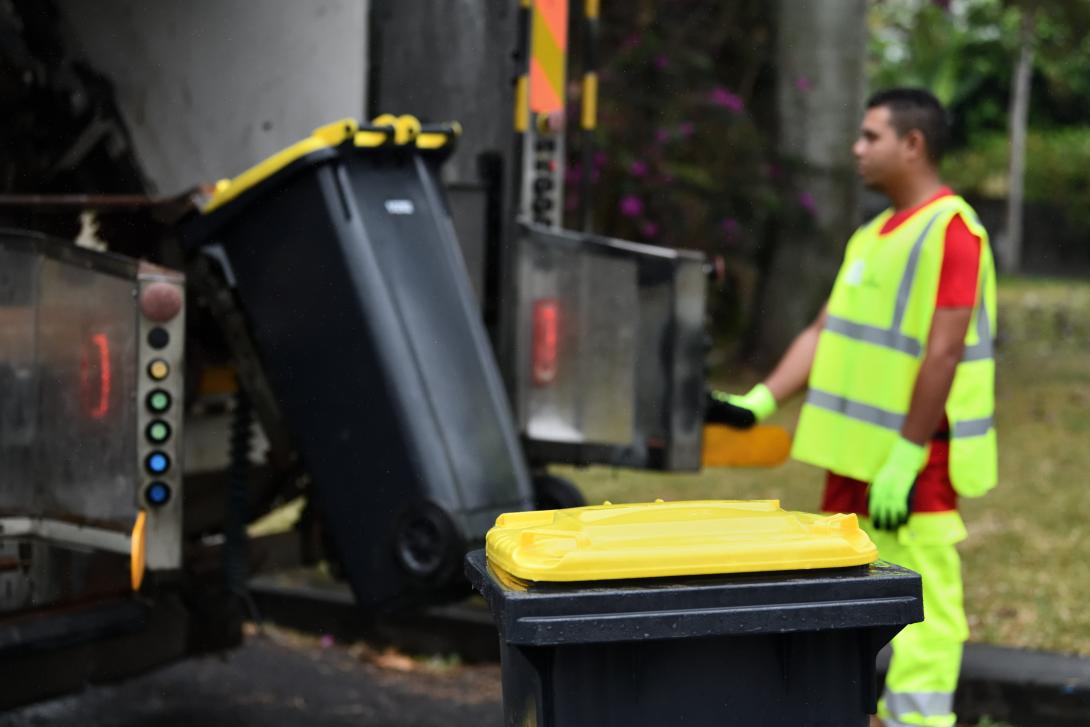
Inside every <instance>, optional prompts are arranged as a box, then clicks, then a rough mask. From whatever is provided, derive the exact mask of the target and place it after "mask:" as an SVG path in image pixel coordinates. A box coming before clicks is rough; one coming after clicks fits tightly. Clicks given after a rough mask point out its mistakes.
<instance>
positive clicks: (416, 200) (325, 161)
mask: <svg viewBox="0 0 1090 727" xmlns="http://www.w3.org/2000/svg"><path fill="white" fill-rule="evenodd" d="M376 121H380V120H376ZM457 132H458V128H457V126H456V125H451V126H445V127H432V128H429V127H424V128H422V127H421V126H420V124H419V122H417V121H416V120H415V119H413V118H411V117H400V118H397V119H394V118H392V117H391V118H389V119H382V120H381V123H377V124H375V125H367V126H360V125H358V124H356V123H355V122H353V121H351V120H347V121H342V122H338V123H335V124H331V125H329V126H326V127H322V128H320V129H317V130H315V132H314V134H313V135H312V136H311V137H310V138H308V139H305V140H303V141H301V142H299V143H298V144H296V145H294V146H292V147H289V148H288V149H285V150H283V151H282V152H280V153H279V154H277V155H275V156H273V157H271V158H269V159H267V160H266V161H264V162H262V163H261V164H259V165H257V166H256V167H254V168H253V169H250V170H249V171H247V172H245V173H243V174H242V175H240V176H239V177H237V178H235V179H234V180H231V181H230V182H221V183H220V185H218V187H217V190H216V192H215V194H214V195H213V196H212V198H211V199H210V200H209V202H208V204H207V205H206V206H205V208H204V210H203V214H202V215H201V216H200V218H199V219H197V220H195V221H194V222H193V223H192V224H191V225H190V226H189V228H188V229H187V230H186V231H185V234H184V237H183V239H184V240H185V244H186V246H187V248H188V249H189V250H191V251H192V252H194V253H200V252H204V253H207V254H209V255H210V256H211V257H213V258H214V259H216V260H217V261H219V263H220V265H221V266H222V268H223V274H224V277H225V279H226V281H227V282H228V284H229V285H231V286H233V287H234V291H235V296H236V299H237V302H238V306H239V308H240V309H241V311H242V313H243V314H244V317H245V319H246V321H247V323H248V327H249V331H250V334H251V337H252V339H253V342H254V345H255V348H256V351H257V354H258V357H259V359H260V364H261V368H262V370H263V372H264V374H265V376H266V378H267V380H268V382H269V385H270V388H271V389H272V391H273V394H274V396H275V398H276V400H277V403H278V405H279V407H280V409H281V414H282V416H283V419H284V421H285V422H286V425H287V429H288V430H289V433H290V435H291V437H292V439H293V440H294V442H295V446H296V447H297V448H298V449H299V452H300V454H301V456H302V460H303V464H304V466H305V467H306V469H307V471H308V472H309V473H310V475H311V477H312V478H313V481H314V483H315V486H316V489H317V493H318V500H319V506H320V512H321V514H322V517H323V523H324V525H325V528H326V530H327V531H328V532H329V533H330V534H331V535H332V538H333V543H334V545H335V548H336V551H337V555H338V558H339V560H340V563H341V565H342V567H343V569H344V572H345V574H346V576H347V578H348V580H349V581H350V583H351V585H352V587H353V590H354V592H355V595H356V597H357V599H358V601H359V602H360V603H361V604H363V605H366V606H375V607H383V606H393V605H401V604H404V603H407V602H411V601H417V602H419V601H426V600H430V599H431V598H432V597H434V596H435V595H436V594H438V593H440V592H443V591H444V590H445V589H446V590H449V589H448V587H449V586H451V585H452V584H454V583H455V582H456V581H461V578H462V575H461V568H460V563H461V562H462V558H463V557H464V555H465V552H466V549H467V548H469V547H473V544H474V543H478V544H479V543H480V542H482V541H483V537H484V534H485V532H486V531H487V530H488V528H489V527H490V526H491V524H492V523H493V522H494V521H495V519H496V517H497V516H498V515H499V514H500V513H502V512H505V511H507V510H521V509H528V508H530V507H531V506H532V493H531V484H530V479H529V476H528V472H527V468H526V464H525V461H524V456H523V453H522V450H521V447H520V444H519V441H518V436H517V432H516V428H515V425H514V423H513V420H512V416H511V409H510V405H509V403H508V401H507V398H506V394H505V392H504V389H503V385H502V382H501V379H500V374H499V371H498V369H497V366H496V363H495V360H494V358H493V354H492V350H491V348H490V346H489V344H488V340H487V337H486V333H485V330H484V327H483V324H482V323H481V321H480V319H479V315H478V313H477V310H476V307H475V303H474V301H473V293H472V289H471V285H470V281H469V279H468V277H467V274H466V271H465V266H464V262H463V260H462V258H461V253H460V251H459V247H458V241H457V239H456V237H455V234H454V228H453V226H452V223H451V219H450V212H449V210H448V208H447V204H446V201H445V198H444V195H443V191H442V188H441V186H440V183H439V179H438V169H439V166H440V165H441V163H442V162H443V160H444V159H446V158H447V157H448V156H449V154H450V152H451V150H452V148H453V145H454V141H455V138H456V136H457ZM462 582H464V581H462Z"/></svg>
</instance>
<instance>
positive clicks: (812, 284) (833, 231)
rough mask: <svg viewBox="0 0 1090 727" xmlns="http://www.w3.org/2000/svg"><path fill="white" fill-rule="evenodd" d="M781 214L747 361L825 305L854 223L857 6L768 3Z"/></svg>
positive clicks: (858, 1)
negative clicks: (772, 14) (772, 20)
mask: <svg viewBox="0 0 1090 727" xmlns="http://www.w3.org/2000/svg"><path fill="white" fill-rule="evenodd" d="M777 3H778V5H777V8H776V26H777V31H776V45H777V49H776V54H777V67H778V69H779V77H778V79H777V107H778V112H779V134H778V136H779V149H780V152H781V158H782V159H783V165H784V171H785V172H786V173H787V175H788V177H787V184H786V185H785V189H786V190H787V191H786V198H785V200H784V209H783V211H782V213H781V214H780V215H779V219H778V220H777V229H776V230H775V231H774V233H773V235H772V236H771V237H772V239H771V244H770V248H769V249H768V250H767V254H766V255H765V258H764V260H763V261H762V273H763V274H762V283H761V286H760V290H759V291H758V295H757V298H758V300H757V306H756V307H755V310H756V316H755V321H754V327H753V329H752V331H751V335H750V339H749V343H750V346H749V348H750V351H751V354H752V358H753V360H754V361H755V362H757V363H760V364H766V365H767V364H768V363H771V362H773V361H774V360H775V359H776V358H778V357H779V356H780V354H782V353H783V351H784V349H785V348H786V347H787V345H788V344H789V343H790V341H791V340H792V339H793V338H794V336H795V335H796V334H797V333H798V332H799V331H800V330H801V329H802V328H803V327H804V326H805V325H806V324H807V323H809V322H810V321H811V320H812V318H813V316H814V315H815V314H816V313H817V311H818V310H819V309H820V307H821V305H822V304H823V303H824V302H825V300H826V299H827V298H828V295H829V291H830V289H831V286H832V281H833V278H834V277H835V275H836V270H837V268H838V266H839V264H840V259H841V257H842V255H843V250H844V245H845V243H846V242H847V240H848V238H849V237H850V236H851V233H852V231H853V230H854V229H855V226H856V225H857V224H858V222H859V214H858V210H859V201H860V187H859V184H858V182H857V180H856V174H855V166H854V163H853V159H852V154H851V146H852V143H853V141H854V140H855V138H856V134H857V131H858V128H859V122H860V118H861V114H862V111H863V94H864V85H865V76H864V61H865V58H866V39H867V33H866V10H867V3H866V0H822V2H797V1H796V0H777Z"/></svg>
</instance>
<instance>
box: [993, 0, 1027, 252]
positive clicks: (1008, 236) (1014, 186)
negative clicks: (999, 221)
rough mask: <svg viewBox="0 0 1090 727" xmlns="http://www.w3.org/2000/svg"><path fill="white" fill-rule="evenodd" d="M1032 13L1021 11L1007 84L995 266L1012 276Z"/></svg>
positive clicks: (1017, 248)
mask: <svg viewBox="0 0 1090 727" xmlns="http://www.w3.org/2000/svg"><path fill="white" fill-rule="evenodd" d="M1033 34H1034V13H1033V11H1032V10H1028V9H1027V10H1023V11H1022V32H1021V42H1020V46H1021V47H1020V48H1019V51H1018V65H1017V66H1016V67H1015V71H1014V78H1013V79H1012V80H1011V107H1010V135H1011V156H1010V176H1009V179H1010V188H1009V190H1008V194H1007V220H1006V229H1005V230H1004V234H1003V240H1002V243H1003V249H1002V250H1001V251H1000V256H999V264H1000V266H1001V267H1002V269H1003V271H1004V272H1007V273H1015V272H1018V270H1019V269H1020V268H1021V267H1022V203H1023V199H1022V198H1023V194H1024V183H1025V171H1026V127H1027V124H1028V120H1029V93H1030V82H1031V81H1032V80H1033Z"/></svg>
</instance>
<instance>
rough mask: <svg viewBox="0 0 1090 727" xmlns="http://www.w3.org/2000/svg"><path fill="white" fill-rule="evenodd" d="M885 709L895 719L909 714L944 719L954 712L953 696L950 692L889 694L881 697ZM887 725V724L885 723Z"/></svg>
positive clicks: (888, 692)
mask: <svg viewBox="0 0 1090 727" xmlns="http://www.w3.org/2000/svg"><path fill="white" fill-rule="evenodd" d="M883 699H884V700H885V703H886V709H887V710H889V713H890V714H891V715H892V716H893V717H894V718H897V719H903V718H905V717H907V716H908V715H909V714H918V715H920V716H921V717H945V716H947V715H949V714H951V713H953V711H954V695H953V694H952V693H951V692H890V691H887V692H886V693H885V694H884V695H883ZM886 724H887V725H888V724H889V722H888V721H887V722H886Z"/></svg>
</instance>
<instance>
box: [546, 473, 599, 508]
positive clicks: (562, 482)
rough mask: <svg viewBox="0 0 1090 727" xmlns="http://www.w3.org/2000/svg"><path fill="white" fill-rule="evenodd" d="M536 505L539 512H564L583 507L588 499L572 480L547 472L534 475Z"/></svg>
mask: <svg viewBox="0 0 1090 727" xmlns="http://www.w3.org/2000/svg"><path fill="white" fill-rule="evenodd" d="M533 483H534V505H535V506H536V507H537V509H538V510H562V509H564V508H566V507H583V506H584V505H586V504H587V498H585V497H583V493H582V492H580V491H579V488H578V487H576V486H575V483H573V482H572V481H571V480H567V479H565V478H563V477H557V476H556V475H550V474H548V473H547V472H543V473H541V474H537V475H534V480H533Z"/></svg>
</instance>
